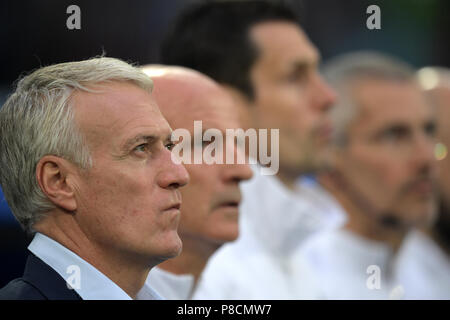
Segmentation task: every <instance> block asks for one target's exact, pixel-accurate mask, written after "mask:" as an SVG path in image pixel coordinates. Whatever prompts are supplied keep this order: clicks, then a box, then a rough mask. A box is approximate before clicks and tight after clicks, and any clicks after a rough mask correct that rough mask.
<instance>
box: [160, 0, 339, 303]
mask: <svg viewBox="0 0 450 320" xmlns="http://www.w3.org/2000/svg"><path fill="white" fill-rule="evenodd" d="M161 58H162V61H163V62H164V63H165V64H172V65H182V66H186V67H190V68H193V69H196V70H198V71H200V72H203V73H205V74H206V75H208V76H210V77H212V78H213V79H215V80H216V81H217V82H219V83H220V84H221V85H222V87H223V88H224V89H225V90H226V91H228V92H229V93H230V94H231V96H232V97H233V99H234V101H235V102H236V104H237V105H238V106H239V109H238V110H239V111H238V113H239V118H240V121H241V126H242V127H243V128H244V129H248V128H255V129H279V171H278V173H277V175H276V176H263V175H260V174H258V172H257V171H256V170H255V174H254V178H253V179H252V180H251V181H250V182H248V183H243V185H242V190H243V203H242V206H241V209H242V210H241V215H240V236H239V239H238V240H237V241H236V242H234V243H233V244H229V245H225V246H224V247H223V248H221V249H220V250H219V251H218V252H217V253H216V254H215V255H214V256H213V258H212V259H211V260H210V262H209V263H208V266H207V268H206V270H205V272H204V274H203V276H202V280H201V282H200V284H199V288H198V290H197V293H196V294H195V297H196V298H206V299H215V298H219V299H221V298H222V299H255V298H260V299H270V298H274V299H279V298H308V297H316V296H315V294H314V293H313V292H312V291H309V289H308V288H309V286H310V285H309V284H307V281H306V280H305V279H304V278H305V277H306V275H305V274H306V273H305V272H306V271H304V270H302V268H301V266H299V265H292V264H291V256H292V252H294V251H295V250H296V249H297V248H298V246H299V244H300V243H301V242H302V240H304V239H305V238H306V237H308V236H310V235H311V234H312V233H315V232H316V231H318V230H322V229H325V228H328V227H332V226H335V225H336V224H338V223H339V221H340V220H341V219H342V213H341V212H340V211H339V209H338V206H336V205H335V203H334V202H333V200H332V199H331V198H330V197H328V196H327V195H326V194H325V193H317V192H316V193H315V196H316V197H318V199H319V200H318V201H317V202H311V201H310V200H309V199H308V197H309V196H310V195H309V194H308V195H305V194H304V193H302V192H299V190H298V186H297V180H298V178H299V176H301V175H303V174H307V173H313V172H316V171H317V170H320V169H321V168H322V167H323V165H324V159H325V150H326V148H325V147H326V145H327V143H328V141H329V138H330V135H331V127H330V123H329V120H328V119H327V116H326V113H327V111H328V110H329V108H330V106H331V105H332V103H333V102H334V101H335V94H334V92H333V91H332V90H331V89H330V88H329V87H328V86H327V85H326V84H325V83H324V82H323V80H322V79H321V77H320V75H319V73H318V69H317V67H318V64H319V61H320V55H319V53H318V51H317V49H316V48H315V46H314V45H313V44H312V43H311V42H310V40H309V39H308V37H307V36H306V34H305V33H304V31H303V30H302V28H301V27H300V25H299V22H298V17H297V16H296V14H295V13H294V11H293V10H292V9H291V8H290V7H289V6H288V5H285V4H283V3H282V2H276V1H263V0H259V1H256V0H244V1H202V2H199V3H197V4H195V5H193V6H191V7H188V8H187V9H186V10H185V11H183V12H182V13H181V15H180V16H179V18H178V19H177V20H176V22H175V24H174V26H173V28H172V29H171V31H170V32H169V34H168V36H167V38H166V39H165V42H164V45H163V48H162V54H161ZM268 140H269V141H270V139H268ZM258 160H259V163H260V165H264V164H262V161H261V158H259V159H258ZM299 273H300V274H302V273H303V274H304V275H305V276H303V277H302V276H299ZM297 279H302V280H301V281H300V280H299V281H296V280H297Z"/></svg>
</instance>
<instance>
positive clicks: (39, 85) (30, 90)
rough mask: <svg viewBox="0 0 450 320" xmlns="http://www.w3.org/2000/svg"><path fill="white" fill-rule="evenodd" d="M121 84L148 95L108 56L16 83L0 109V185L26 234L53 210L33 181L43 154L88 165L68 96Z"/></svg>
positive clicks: (149, 85) (145, 83)
mask: <svg viewBox="0 0 450 320" xmlns="http://www.w3.org/2000/svg"><path fill="white" fill-rule="evenodd" d="M112 81H127V82H132V83H133V84H135V85H137V86H139V87H140V88H142V89H144V90H146V91H152V89H153V82H152V80H151V79H150V78H149V77H148V76H147V75H145V74H144V73H143V72H141V71H140V70H139V69H138V68H136V67H134V66H132V65H130V64H128V63H126V62H124V61H121V60H119V59H114V58H108V57H97V58H92V59H88V60H84V61H77V62H68V63H61V64H55V65H51V66H47V67H42V68H39V69H37V70H36V71H34V72H32V73H31V74H29V75H27V76H25V77H23V78H21V79H19V81H18V82H17V85H16V88H15V90H14V92H13V93H12V94H11V95H10V96H9V98H8V99H7V100H6V102H5V104H4V105H3V107H2V108H1V109H0V150H1V152H0V184H1V186H2V189H3V192H4V195H5V199H6V201H7V202H8V205H9V207H10V208H11V210H12V212H13V214H14V216H15V217H16V219H17V220H18V221H19V223H20V224H21V225H22V227H23V228H24V229H25V230H26V231H27V232H30V233H32V232H33V229H32V226H33V224H34V223H36V222H37V221H39V220H40V219H42V217H43V216H44V215H45V214H46V213H47V212H49V211H50V210H52V209H54V208H55V205H54V204H53V203H52V202H51V201H50V200H49V199H48V198H47V197H46V196H45V194H44V193H43V192H42V190H41V189H40V187H39V185H38V182H37V179H36V166H37V164H38V162H39V160H40V159H41V158H42V157H43V156H45V155H55V156H58V157H61V158H64V159H67V160H69V161H71V162H73V163H75V164H76V165H78V166H79V167H80V168H82V169H88V168H90V167H91V166H92V160H91V156H90V152H89V149H88V147H87V145H86V143H85V139H84V137H83V135H82V133H81V131H80V129H79V128H78V126H77V124H76V122H75V120H74V119H75V118H74V111H73V108H72V106H71V99H70V98H71V96H72V93H73V92H74V91H88V92H98V91H95V90H93V89H92V87H91V86H92V85H95V84H98V83H104V82H112Z"/></svg>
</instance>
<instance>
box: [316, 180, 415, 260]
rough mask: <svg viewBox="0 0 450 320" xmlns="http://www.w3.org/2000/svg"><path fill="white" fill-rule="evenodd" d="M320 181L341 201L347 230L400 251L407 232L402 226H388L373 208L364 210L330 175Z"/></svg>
mask: <svg viewBox="0 0 450 320" xmlns="http://www.w3.org/2000/svg"><path fill="white" fill-rule="evenodd" d="M319 181H320V183H321V185H322V186H323V187H324V188H325V189H327V190H328V191H329V192H330V193H331V194H332V195H333V196H334V197H335V198H336V199H337V200H338V201H339V203H340V205H341V206H342V208H344V210H345V212H346V213H347V224H346V225H345V226H344V228H345V229H346V230H348V231H350V232H353V233H355V234H357V235H359V236H361V237H364V238H366V239H369V240H372V241H377V242H383V243H385V244H387V245H388V246H389V247H390V248H391V249H392V250H393V251H394V252H397V251H398V249H399V248H400V246H401V244H402V242H403V239H404V238H405V236H406V233H407V230H405V229H404V228H402V227H401V226H393V225H388V224H386V223H384V222H383V221H381V220H380V219H378V218H377V215H376V214H375V212H373V211H374V209H373V208H365V207H364V208H363V207H362V206H361V205H359V204H358V203H357V201H354V199H353V198H354V197H352V196H350V195H349V194H348V193H349V190H346V188H342V187H338V186H337V184H336V183H335V181H333V178H332V177H331V176H330V175H328V174H324V175H321V176H320V178H319ZM355 196H356V195H355ZM369 211H370V212H369Z"/></svg>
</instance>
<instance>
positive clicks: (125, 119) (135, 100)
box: [73, 82, 188, 259]
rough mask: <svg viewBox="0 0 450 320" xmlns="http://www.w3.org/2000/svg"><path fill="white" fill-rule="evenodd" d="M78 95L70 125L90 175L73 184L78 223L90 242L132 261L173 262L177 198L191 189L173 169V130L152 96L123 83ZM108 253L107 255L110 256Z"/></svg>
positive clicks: (85, 172)
mask: <svg viewBox="0 0 450 320" xmlns="http://www.w3.org/2000/svg"><path fill="white" fill-rule="evenodd" d="M94 89H97V90H101V92H100V93H88V92H76V93H75V94H74V96H73V104H74V109H75V118H76V119H75V120H76V123H77V124H78V126H79V127H80V129H81V132H82V134H83V135H84V137H85V139H86V143H87V146H88V148H89V150H90V154H91V158H92V167H91V168H89V169H87V170H80V172H79V175H78V176H77V181H75V183H74V184H75V186H76V201H77V211H76V215H75V218H76V219H77V220H78V224H79V225H80V228H81V229H82V231H83V232H84V233H85V235H86V237H87V238H89V239H90V241H91V242H93V243H95V244H96V245H97V246H100V247H101V248H103V249H104V250H106V252H108V250H112V248H114V250H117V249H119V250H120V251H123V252H122V254H123V253H127V254H129V255H130V259H133V258H139V259H142V257H143V256H144V257H148V258H155V257H156V259H158V258H159V257H161V258H167V257H173V256H175V255H177V254H178V253H179V252H180V250H181V241H180V238H179V237H178V234H177V227H178V221H179V219H180V210H179V209H180V203H181V195H180V192H179V190H178V187H180V186H183V185H185V184H186V183H187V182H188V175H187V172H186V171H185V169H184V167H183V166H182V165H176V164H174V163H173V162H172V161H171V151H170V149H171V146H172V144H171V142H170V134H171V129H170V127H169V125H168V124H167V122H166V120H165V119H164V118H163V117H162V115H161V113H160V111H159V109H158V106H157V105H156V103H155V101H154V100H153V98H152V96H151V95H150V93H148V92H146V91H144V90H143V89H141V88H139V87H137V86H135V85H133V84H131V83H125V82H112V83H107V84H103V85H101V86H100V85H98V86H96V87H95V88H94ZM108 248H111V249H108Z"/></svg>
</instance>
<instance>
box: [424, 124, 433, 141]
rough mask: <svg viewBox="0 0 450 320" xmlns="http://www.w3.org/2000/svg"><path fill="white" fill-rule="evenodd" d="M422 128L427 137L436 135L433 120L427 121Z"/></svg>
mask: <svg viewBox="0 0 450 320" xmlns="http://www.w3.org/2000/svg"><path fill="white" fill-rule="evenodd" d="M424 130H425V133H426V134H427V135H428V136H429V137H432V138H434V137H435V136H436V124H435V123H434V122H430V123H427V124H426V125H425V128H424Z"/></svg>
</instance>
